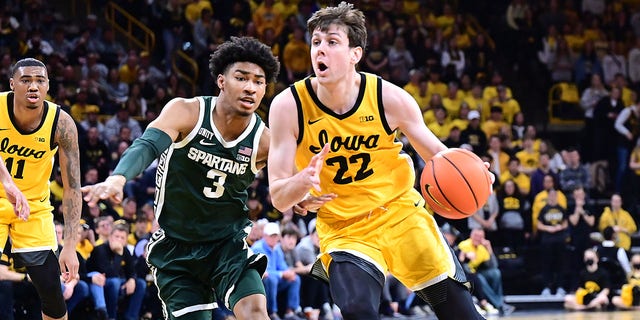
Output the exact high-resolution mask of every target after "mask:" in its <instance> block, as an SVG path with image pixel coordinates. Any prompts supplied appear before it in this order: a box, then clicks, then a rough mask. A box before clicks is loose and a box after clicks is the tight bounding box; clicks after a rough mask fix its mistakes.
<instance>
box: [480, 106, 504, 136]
mask: <svg viewBox="0 0 640 320" xmlns="http://www.w3.org/2000/svg"><path fill="white" fill-rule="evenodd" d="M508 126H509V124H508V123H506V122H505V121H504V118H503V116H502V107H500V106H493V107H491V115H490V116H489V119H487V120H485V121H484V122H483V123H482V124H481V125H480V128H481V129H482V131H484V134H486V135H487V137H491V136H493V135H497V134H500V133H501V132H502V128H503V127H508Z"/></svg>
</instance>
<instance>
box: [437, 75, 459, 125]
mask: <svg viewBox="0 0 640 320" xmlns="http://www.w3.org/2000/svg"><path fill="white" fill-rule="evenodd" d="M463 100H464V93H462V91H460V90H458V84H457V83H456V82H454V81H451V82H449V90H447V94H446V95H445V96H444V99H442V105H443V106H444V108H445V109H447V114H448V115H449V118H450V119H455V118H458V116H459V114H460V105H461V104H462V101H463Z"/></svg>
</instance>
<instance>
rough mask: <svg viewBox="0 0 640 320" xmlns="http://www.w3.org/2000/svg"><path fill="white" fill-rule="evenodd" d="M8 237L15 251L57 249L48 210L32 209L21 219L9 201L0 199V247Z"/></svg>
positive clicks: (51, 219)
mask: <svg viewBox="0 0 640 320" xmlns="http://www.w3.org/2000/svg"><path fill="white" fill-rule="evenodd" d="M8 237H10V238H11V248H12V249H11V250H12V252H15V253H23V252H34V251H44V250H53V251H55V250H57V249H58V241H57V239H56V232H55V227H54V224H53V215H52V214H51V211H50V210H40V211H35V212H34V211H32V212H31V214H30V215H29V219H28V220H27V221H23V220H20V219H19V218H18V217H17V216H16V215H15V213H14V212H13V206H12V205H11V203H10V202H9V201H7V200H6V199H0V249H2V248H4V245H5V242H6V241H7V238H8Z"/></svg>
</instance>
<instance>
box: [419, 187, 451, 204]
mask: <svg viewBox="0 0 640 320" xmlns="http://www.w3.org/2000/svg"><path fill="white" fill-rule="evenodd" d="M430 189H431V185H430V184H426V185H425V186H424V190H425V191H426V192H427V195H428V196H429V198H431V200H433V202H435V203H436V204H437V205H439V206H440V207H442V208H444V209H446V208H447V207H445V206H444V205H443V204H442V203H440V201H438V200H437V199H436V198H435V197H434V196H433V194H431V190H430Z"/></svg>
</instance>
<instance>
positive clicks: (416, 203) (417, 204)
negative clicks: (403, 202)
mask: <svg viewBox="0 0 640 320" xmlns="http://www.w3.org/2000/svg"><path fill="white" fill-rule="evenodd" d="M421 203H422V200H418V201H416V202H414V203H413V205H414V206H416V207H419V206H420V204H421Z"/></svg>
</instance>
